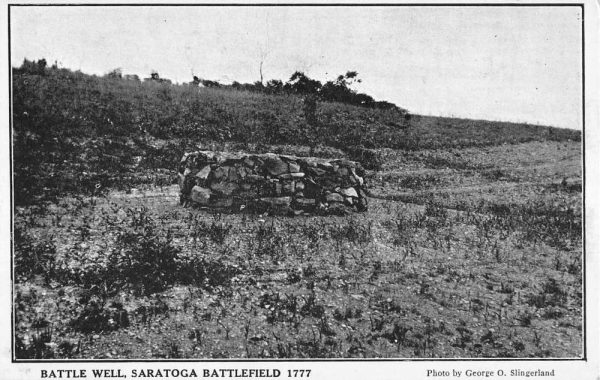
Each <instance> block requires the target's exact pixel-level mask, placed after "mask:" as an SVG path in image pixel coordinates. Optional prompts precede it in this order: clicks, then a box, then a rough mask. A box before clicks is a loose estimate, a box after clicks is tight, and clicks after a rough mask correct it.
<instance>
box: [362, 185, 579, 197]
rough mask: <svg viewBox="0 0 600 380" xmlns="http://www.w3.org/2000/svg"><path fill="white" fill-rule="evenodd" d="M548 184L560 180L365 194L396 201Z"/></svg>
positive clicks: (369, 191) (368, 192)
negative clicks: (443, 194)
mask: <svg viewBox="0 0 600 380" xmlns="http://www.w3.org/2000/svg"><path fill="white" fill-rule="evenodd" d="M571 183H581V181H575V182H571ZM548 185H559V186H560V185H561V183H560V182H557V181H546V182H539V181H527V182H506V183H501V182H495V183H490V184H486V185H466V186H447V187H438V188H433V189H425V190H407V191H401V192H394V193H393V194H377V193H373V192H372V191H371V190H367V195H368V196H369V197H371V198H376V199H385V200H392V201H397V200H401V199H399V198H400V197H405V196H411V195H427V194H433V193H455V194H458V193H470V192H475V191H483V190H490V189H514V188H516V187H523V186H548Z"/></svg>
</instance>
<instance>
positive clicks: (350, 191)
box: [338, 187, 358, 198]
mask: <svg viewBox="0 0 600 380" xmlns="http://www.w3.org/2000/svg"><path fill="white" fill-rule="evenodd" d="M338 193H340V194H342V195H343V196H345V197H352V198H358V193H357V192H356V189H355V188H353V187H347V188H345V189H340V190H338Z"/></svg>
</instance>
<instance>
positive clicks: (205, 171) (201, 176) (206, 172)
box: [196, 165, 210, 181]
mask: <svg viewBox="0 0 600 380" xmlns="http://www.w3.org/2000/svg"><path fill="white" fill-rule="evenodd" d="M209 174H210V165H206V166H205V167H203V168H202V169H201V170H200V171H199V172H198V173H196V178H198V179H201V180H204V181H205V180H206V179H207V178H208V175H209Z"/></svg>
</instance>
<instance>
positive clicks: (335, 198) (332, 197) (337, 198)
mask: <svg viewBox="0 0 600 380" xmlns="http://www.w3.org/2000/svg"><path fill="white" fill-rule="evenodd" d="M325 200H326V201H327V202H340V203H341V202H343V201H344V197H342V196H341V195H339V194H338V193H329V194H327V195H326V196H325Z"/></svg>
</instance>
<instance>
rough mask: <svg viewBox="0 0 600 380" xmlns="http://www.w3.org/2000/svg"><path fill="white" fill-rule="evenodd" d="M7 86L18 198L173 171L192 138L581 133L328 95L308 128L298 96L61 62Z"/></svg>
mask: <svg viewBox="0 0 600 380" xmlns="http://www.w3.org/2000/svg"><path fill="white" fill-rule="evenodd" d="M12 86H13V88H12V101H13V154H14V156H13V159H14V170H15V172H14V176H15V177H14V179H15V181H14V184H15V199H16V202H17V204H19V203H30V202H34V201H35V200H37V199H40V197H41V196H49V195H58V194H61V193H64V192H68V191H82V190H87V191H90V192H93V191H97V190H96V189H98V188H106V187H113V186H115V185H119V186H122V187H127V186H130V185H132V184H133V182H131V181H134V180H135V181H144V176H146V177H147V176H148V175H150V176H152V175H155V174H156V173H157V169H166V170H171V169H172V168H173V167H174V166H175V162H176V160H177V159H178V157H179V156H180V155H181V153H182V152H183V151H184V150H185V149H187V147H190V146H193V145H197V144H199V143H204V144H206V143H208V142H225V141H227V142H237V143H241V144H242V145H241V148H244V147H245V146H247V145H248V144H255V145H256V144H258V145H263V144H280V145H281V144H290V145H320V146H330V147H334V148H339V149H342V150H345V149H348V148H349V147H353V146H363V147H365V148H371V149H378V148H392V149H402V150H409V151H415V150H420V149H442V148H450V147H452V148H464V147H473V146H494V145H500V144H505V143H509V144H513V143H521V142H527V141H546V140H556V141H564V140H579V139H581V133H580V132H579V131H572V130H566V129H558V128H551V127H543V126H534V125H527V124H516V123H501V122H489V121H474V120H467V119H454V118H440V117H430V116H418V115H412V117H411V118H406V117H405V115H404V114H403V113H402V112H400V110H396V109H388V110H382V109H373V108H364V107H357V106H352V105H347V104H341V103H326V102H320V103H319V104H318V107H317V120H318V125H317V126H316V127H310V126H309V125H308V124H307V122H306V120H305V117H304V111H303V100H302V98H301V97H299V96H296V95H266V94H260V93H253V92H247V91H239V90H235V89H231V88H198V87H195V86H191V85H172V84H168V83H156V82H139V81H134V80H126V79H120V78H109V77H98V76H92V75H87V74H83V73H81V72H72V71H70V70H67V69H58V68H45V69H44V70H42V71H39V70H31V69H27V68H19V69H14V70H13V77H12ZM144 171H146V173H145V174H144V175H140V173H144ZM167 173H168V172H167ZM153 180H154V179H153ZM135 181H134V182H135ZM165 181H167V182H168V181H169V178H168V175H166V177H165Z"/></svg>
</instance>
